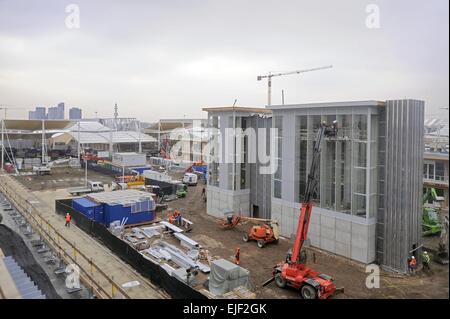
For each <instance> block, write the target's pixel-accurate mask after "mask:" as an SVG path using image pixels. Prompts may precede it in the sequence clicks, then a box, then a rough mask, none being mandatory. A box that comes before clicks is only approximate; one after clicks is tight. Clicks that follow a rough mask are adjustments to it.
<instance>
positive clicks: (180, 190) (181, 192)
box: [176, 184, 187, 198]
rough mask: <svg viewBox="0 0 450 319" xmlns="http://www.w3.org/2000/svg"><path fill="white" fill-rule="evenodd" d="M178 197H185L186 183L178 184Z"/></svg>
mask: <svg viewBox="0 0 450 319" xmlns="http://www.w3.org/2000/svg"><path fill="white" fill-rule="evenodd" d="M176 194H177V197H178V198H185V197H186V194H187V186H186V184H178V185H177V193H176Z"/></svg>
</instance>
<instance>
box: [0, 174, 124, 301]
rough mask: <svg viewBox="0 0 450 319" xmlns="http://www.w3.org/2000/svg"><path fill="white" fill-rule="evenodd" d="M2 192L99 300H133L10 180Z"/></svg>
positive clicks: (6, 182) (3, 183) (3, 185)
mask: <svg viewBox="0 0 450 319" xmlns="http://www.w3.org/2000/svg"><path fill="white" fill-rule="evenodd" d="M11 186H12V187H11ZM0 192H2V193H3V194H4V195H5V196H6V198H8V200H9V201H10V202H11V204H12V205H13V206H14V207H15V208H16V210H17V211H18V212H19V213H20V214H21V215H22V216H23V217H24V218H25V220H26V221H27V222H28V224H29V225H30V226H31V227H32V228H33V229H34V230H35V231H36V232H37V233H38V234H39V236H40V238H41V240H42V241H44V242H45V243H46V244H47V245H48V246H49V248H50V249H51V250H52V251H54V252H55V253H56V254H57V257H58V258H60V259H61V260H63V261H64V263H65V264H75V265H77V266H78V268H79V271H80V280H81V282H82V283H83V284H84V285H85V286H86V287H88V288H90V289H91V291H92V292H93V293H94V294H95V295H96V297H97V298H101V299H109V298H119V299H123V298H125V299H129V298H130V297H129V295H128V294H127V293H126V292H125V291H124V289H123V288H122V287H121V286H120V285H119V284H118V283H117V282H115V281H114V279H113V278H112V277H110V276H109V275H107V274H106V273H105V272H104V271H103V270H102V269H101V268H100V267H99V266H98V265H96V264H95V263H94V262H93V260H92V258H90V257H88V256H86V255H85V254H83V252H82V251H80V250H79V249H78V248H77V247H76V245H75V244H74V243H72V242H71V241H70V240H68V239H66V238H65V237H64V236H63V235H62V234H61V233H60V232H59V231H58V230H56V229H55V228H54V227H53V226H52V225H51V224H50V223H49V222H48V221H47V220H46V219H45V217H43V216H41V212H40V211H39V210H38V209H37V208H36V207H34V206H33V205H34V204H35V203H34V202H33V201H32V200H31V201H30V200H27V199H25V198H23V197H21V196H20V195H18V192H17V190H15V189H14V185H9V183H8V181H7V180H6V179H2V180H1V182H0Z"/></svg>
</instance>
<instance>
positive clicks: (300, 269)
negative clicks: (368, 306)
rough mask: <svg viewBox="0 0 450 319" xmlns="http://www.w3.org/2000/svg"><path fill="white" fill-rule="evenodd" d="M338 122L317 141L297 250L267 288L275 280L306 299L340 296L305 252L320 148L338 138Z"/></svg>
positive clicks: (278, 267) (279, 266)
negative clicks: (326, 142)
mask: <svg viewBox="0 0 450 319" xmlns="http://www.w3.org/2000/svg"><path fill="white" fill-rule="evenodd" d="M336 136H337V122H336V121H334V122H333V123H332V125H330V126H329V125H327V124H326V123H325V122H323V123H322V124H321V126H320V128H319V131H318V134H317V139H316V141H315V143H314V148H313V155H312V161H311V168H310V170H309V174H308V180H307V182H306V188H305V195H304V197H303V201H302V205H301V210H300V216H299V219H298V226H297V233H296V236H295V241H294V247H293V249H292V251H291V250H289V252H288V253H287V256H286V259H285V261H284V262H280V263H278V264H277V265H276V266H275V267H273V270H272V278H271V279H269V280H268V281H266V282H265V283H264V284H263V286H265V285H267V284H269V283H270V282H272V281H273V280H275V284H276V285H277V286H278V287H280V288H285V287H287V286H290V287H292V288H294V289H297V290H300V294H301V296H302V297H303V299H316V298H319V299H326V298H329V297H331V296H332V295H333V294H334V293H335V292H336V285H335V283H334V279H333V278H332V277H331V276H328V275H325V274H320V273H319V272H317V271H315V270H313V269H312V268H310V267H308V266H307V265H306V252H305V251H302V247H303V243H304V242H305V240H306V238H307V234H308V226H309V222H310V218H311V212H312V207H313V203H312V196H313V193H314V190H315V187H316V185H317V180H316V176H315V175H316V171H317V168H318V165H319V163H320V157H319V156H320V145H321V142H322V139H323V138H330V139H331V138H336Z"/></svg>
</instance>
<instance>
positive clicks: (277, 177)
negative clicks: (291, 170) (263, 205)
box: [273, 116, 283, 198]
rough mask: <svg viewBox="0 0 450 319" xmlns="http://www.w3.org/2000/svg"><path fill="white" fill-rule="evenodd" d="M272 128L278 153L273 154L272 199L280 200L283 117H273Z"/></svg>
mask: <svg viewBox="0 0 450 319" xmlns="http://www.w3.org/2000/svg"><path fill="white" fill-rule="evenodd" d="M274 128H276V129H277V135H276V136H275V139H276V141H275V143H276V144H277V147H278V151H277V154H274V157H275V158H274V160H275V162H276V165H277V166H276V168H277V169H276V171H275V174H274V175H273V197H275V198H281V189H282V182H281V180H282V178H283V160H282V155H283V117H282V116H275V117H274Z"/></svg>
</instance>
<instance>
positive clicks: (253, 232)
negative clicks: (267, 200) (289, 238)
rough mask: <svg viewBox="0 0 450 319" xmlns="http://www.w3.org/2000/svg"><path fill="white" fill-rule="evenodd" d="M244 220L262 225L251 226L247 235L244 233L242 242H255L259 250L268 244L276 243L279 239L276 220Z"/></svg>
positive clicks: (248, 218) (247, 218) (246, 218)
mask: <svg viewBox="0 0 450 319" xmlns="http://www.w3.org/2000/svg"><path fill="white" fill-rule="evenodd" d="M244 219H245V220H255V221H261V222H263V223H264V224H263V225H256V226H252V227H251V228H250V230H249V232H248V233H245V234H244V236H243V237H242V240H243V241H245V242H248V241H249V240H255V241H256V245H257V246H258V247H259V248H263V247H264V246H265V245H266V244H268V243H278V239H279V238H280V230H279V225H278V222H277V221H276V220H271V219H262V218H250V217H244Z"/></svg>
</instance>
